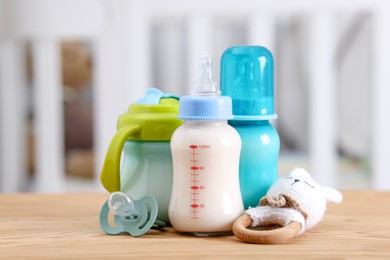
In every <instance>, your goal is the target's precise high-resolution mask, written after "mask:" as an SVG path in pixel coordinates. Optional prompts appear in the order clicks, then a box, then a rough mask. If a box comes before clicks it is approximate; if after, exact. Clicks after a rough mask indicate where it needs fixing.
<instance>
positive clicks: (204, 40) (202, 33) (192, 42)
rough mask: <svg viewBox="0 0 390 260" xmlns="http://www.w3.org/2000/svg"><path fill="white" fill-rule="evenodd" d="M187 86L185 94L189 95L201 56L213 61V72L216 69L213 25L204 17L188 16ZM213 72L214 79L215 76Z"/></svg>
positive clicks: (216, 60)
mask: <svg viewBox="0 0 390 260" xmlns="http://www.w3.org/2000/svg"><path fill="white" fill-rule="evenodd" d="M187 31H188V32H187V33H188V34H187V42H188V47H187V48H188V50H187V58H188V63H187V68H188V70H187V79H188V80H187V82H188V83H187V86H186V94H189V93H190V92H191V91H192V88H193V87H194V83H195V81H196V78H197V72H198V62H199V59H200V57H201V56H202V55H209V56H210V57H211V58H213V60H214V70H215V69H216V68H217V66H218V63H219V58H217V57H213V54H214V53H212V48H213V46H212V42H213V24H212V19H211V17H209V16H206V15H204V16H203V15H195V16H190V17H189V20H188V29H187ZM215 74H216V73H215V71H214V77H215V76H216V75H215Z"/></svg>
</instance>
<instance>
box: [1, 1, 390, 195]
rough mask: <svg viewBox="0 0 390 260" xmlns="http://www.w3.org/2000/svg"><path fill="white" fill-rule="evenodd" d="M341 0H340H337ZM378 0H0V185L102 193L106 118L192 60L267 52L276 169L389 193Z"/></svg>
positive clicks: (389, 42)
mask: <svg viewBox="0 0 390 260" xmlns="http://www.w3.org/2000/svg"><path fill="white" fill-rule="evenodd" d="M339 2H341V3H339ZM389 10H390V4H388V3H387V2H386V1H368V0H367V1H366V0H360V1H350V0H344V1H329V0H328V1H304V0H295V1H287V0H285V1H284V0H276V1H267V0H258V1H254V0H241V1H222V0H221V1H219V0H212V1H206V0H200V1H185V0H182V1H179V0H176V1H174V0H160V1H158V0H145V1H141V0H138V1H137V0H134V1H125V0H107V1H98V0H96V1H93V0H80V1H76V0H68V1H65V0H50V1H49V0H30V1H26V0H9V1H8V0H0V102H1V103H0V123H1V127H0V146H1V150H0V192H74V191H101V190H103V189H102V187H101V185H100V182H99V179H98V177H99V174H100V169H101V166H102V163H103V159H104V156H105V152H106V150H107V147H108V144H109V142H110V140H111V138H112V137H113V135H114V134H115V132H116V120H117V118H118V116H119V115H120V114H122V113H125V112H126V110H127V108H128V106H129V105H130V104H132V103H134V102H135V101H136V100H137V99H138V98H140V97H142V96H143V94H144V92H145V90H146V89H147V88H148V87H150V86H154V87H157V88H160V89H161V90H163V91H165V92H171V93H175V94H178V95H184V94H188V93H189V92H190V90H191V89H192V86H193V83H194V80H195V76H196V72H197V70H196V66H197V60H198V58H199V57H200V56H201V55H203V54H209V55H211V56H212V57H213V58H214V61H215V64H214V68H215V73H214V74H215V78H216V80H217V81H219V69H220V65H219V60H220V57H221V55H222V53H223V51H224V50H225V49H227V48H228V47H230V46H235V45H262V46H265V47H267V48H269V49H270V50H271V51H272V53H273V55H274V59H275V103H276V107H275V110H276V112H277V114H278V116H279V118H278V119H277V120H276V121H275V122H274V124H275V126H276V127H277V130H278V133H279V135H280V139H281V146H282V147H281V153H280V162H279V170H280V175H285V174H287V173H288V172H289V171H290V170H291V169H292V168H293V167H296V166H299V167H304V168H307V169H308V170H309V171H310V172H311V173H312V174H313V175H314V176H315V177H316V179H317V180H318V181H319V182H321V183H323V184H325V185H331V186H334V187H337V188H374V189H390V172H389V171H387V169H386V168H387V167H386V166H387V165H386V159H387V158H389V155H390V148H389V147H390V139H389V137H388V133H390V122H389V121H390V117H389V116H388V113H389V112H390V106H389V104H388V103H389V102H387V98H388V97H390V86H389V83H390V79H389V78H388V75H389V73H388V72H389V68H390V50H389V48H390V38H389V37H390V36H389V35H390V32H389V31H388V29H387V27H388V26H389V25H390V22H389V17H390V12H389Z"/></svg>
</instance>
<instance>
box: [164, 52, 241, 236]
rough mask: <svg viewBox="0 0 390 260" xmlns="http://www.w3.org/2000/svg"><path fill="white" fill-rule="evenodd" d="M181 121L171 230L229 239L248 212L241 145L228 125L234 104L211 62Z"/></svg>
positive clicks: (205, 60)
mask: <svg viewBox="0 0 390 260" xmlns="http://www.w3.org/2000/svg"><path fill="white" fill-rule="evenodd" d="M179 118H180V119H183V120H184V124H183V125H182V126H180V127H179V128H178V129H176V131H175V132H174V134H173V136H172V139H171V151H172V158H173V187H172V195H171V200H170V204H169V211H168V213H169V219H170V221H171V224H172V226H173V227H174V228H175V229H176V230H177V231H179V232H184V233H189V234H193V235H198V236H208V235H219V234H225V233H229V232H230V231H231V228H232V224H233V222H234V220H236V219H237V218H238V217H239V216H240V215H241V214H242V212H243V211H244V206H243V203H242V198H241V193H240V185H239V175H238V174H239V158H240V150H241V140H240V137H239V135H238V133H237V132H236V130H234V128H232V127H231V126H230V125H228V123H227V120H228V119H231V118H232V102H231V99H230V97H226V96H220V91H219V89H218V87H217V85H216V83H215V82H214V81H213V77H212V60H211V59H210V58H209V57H202V58H201V61H200V64H199V78H198V81H197V82H196V85H195V88H194V90H193V92H192V93H191V96H184V97H182V98H181V99H180V112H179Z"/></svg>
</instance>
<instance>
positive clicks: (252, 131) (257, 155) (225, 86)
mask: <svg viewBox="0 0 390 260" xmlns="http://www.w3.org/2000/svg"><path fill="white" fill-rule="evenodd" d="M273 84H274V79H273V58H272V54H271V52H270V51H269V50H268V49H266V48H264V47H261V46H237V47H231V48H229V49H227V50H226V51H225V52H224V53H223V55H222V59H221V90H222V94H223V95H226V96H230V97H231V98H232V102H233V115H234V118H233V119H232V120H229V124H230V125H231V126H233V127H234V129H236V130H237V132H238V133H239V134H240V137H241V141H242V149H241V158H240V186H241V194H242V198H243V201H244V206H245V208H248V207H249V206H252V207H255V206H257V205H258V204H259V200H260V198H261V197H263V196H264V195H265V194H266V192H267V190H268V189H269V188H270V187H271V185H272V184H273V183H274V182H275V181H276V179H277V176H278V157H279V147H280V141H279V135H278V133H277V131H276V130H275V128H274V127H273V126H272V125H271V124H270V122H269V121H270V120H272V119H276V118H277V115H276V114H275V113H274V92H273V88H274V86H273Z"/></svg>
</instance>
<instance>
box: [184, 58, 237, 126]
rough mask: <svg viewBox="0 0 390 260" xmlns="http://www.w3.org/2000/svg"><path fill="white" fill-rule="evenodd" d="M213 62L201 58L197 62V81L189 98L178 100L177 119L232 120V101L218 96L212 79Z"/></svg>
mask: <svg viewBox="0 0 390 260" xmlns="http://www.w3.org/2000/svg"><path fill="white" fill-rule="evenodd" d="M212 68H213V61H212V59H211V58H210V57H208V56H203V57H201V59H200V62H199V71H198V80H197V81H196V83H195V87H194V89H193V91H192V92H191V95H190V96H184V97H181V98H180V107H179V118H180V119H183V120H228V119H232V118H233V114H232V100H231V98H230V97H227V96H220V94H221V92H220V91H219V88H218V85H217V83H216V82H215V81H214V79H213V73H212V72H213V71H212Z"/></svg>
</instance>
